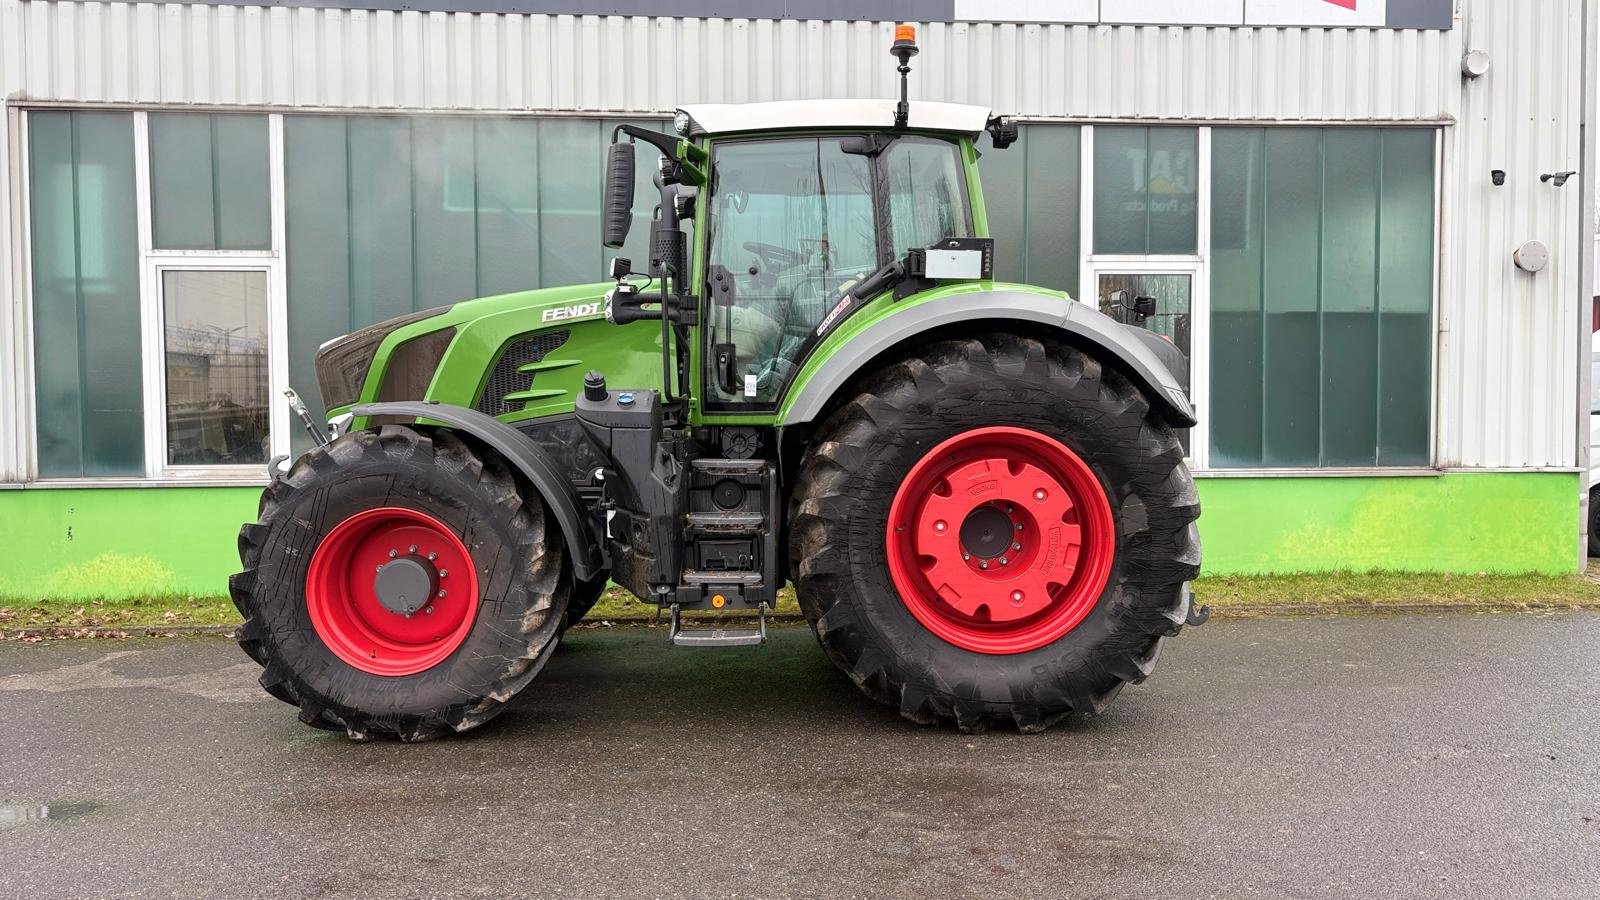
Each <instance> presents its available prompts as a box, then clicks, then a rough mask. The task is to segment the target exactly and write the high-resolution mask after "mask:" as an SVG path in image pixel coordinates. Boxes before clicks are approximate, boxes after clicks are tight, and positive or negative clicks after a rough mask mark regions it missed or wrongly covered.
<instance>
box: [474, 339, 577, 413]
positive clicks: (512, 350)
mask: <svg viewBox="0 0 1600 900" xmlns="http://www.w3.org/2000/svg"><path fill="white" fill-rule="evenodd" d="M571 336H572V332H570V331H565V330H563V331H546V332H541V333H539V334H530V335H528V336H527V337H521V338H517V339H516V340H514V341H512V342H511V343H509V344H507V345H505V347H504V348H502V349H501V351H500V357H499V358H498V359H496V360H495V361H494V366H493V368H491V369H490V370H489V380H488V381H486V382H484V385H483V392H482V393H481V394H479V395H478V402H477V408H478V411H479V412H482V413H487V414H489V415H491V416H503V415H506V414H508V413H514V412H521V411H522V408H523V407H524V406H526V405H527V403H526V401H523V400H507V399H506V395H507V394H513V393H516V392H518V391H525V390H528V389H529V388H530V387H531V386H532V385H533V379H534V375H535V374H536V373H532V372H519V371H517V370H518V369H519V368H521V367H522V366H525V365H527V364H528V363H536V362H539V361H540V360H542V359H544V358H545V356H546V355H548V354H549V353H550V352H551V351H553V350H555V349H556V348H557V347H560V346H561V345H562V344H565V343H566V342H567V338H569V337H571Z"/></svg>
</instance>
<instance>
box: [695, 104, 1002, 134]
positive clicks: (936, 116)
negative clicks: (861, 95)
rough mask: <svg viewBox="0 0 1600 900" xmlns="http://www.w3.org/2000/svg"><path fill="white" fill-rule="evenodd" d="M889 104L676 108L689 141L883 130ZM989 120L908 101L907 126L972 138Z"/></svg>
mask: <svg viewBox="0 0 1600 900" xmlns="http://www.w3.org/2000/svg"><path fill="white" fill-rule="evenodd" d="M895 103H896V101H894V100H774V101H769V102H765V103H693V104H690V105H688V106H681V107H679V108H678V110H679V112H683V113H687V114H688V115H689V137H701V136H703V135H710V136H713V137H715V136H717V135H721V134H738V133H740V132H752V131H817V130H820V129H824V128H863V129H872V130H888V129H891V128H893V127H894V108H895ZM988 121H989V108H988V107H986V106H968V105H966V104H962V103H939V102H935V101H932V100H913V101H911V113H910V115H909V116H908V117H907V120H906V127H907V128H911V129H915V130H918V131H948V132H952V133H956V134H965V135H970V136H974V137H976V136H977V135H978V134H979V133H981V132H982V131H983V128H984V125H985V124H987V123H988Z"/></svg>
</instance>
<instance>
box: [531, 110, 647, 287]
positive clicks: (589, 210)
mask: <svg viewBox="0 0 1600 900" xmlns="http://www.w3.org/2000/svg"><path fill="white" fill-rule="evenodd" d="M609 138H610V135H609V134H608V135H606V136H605V139H606V140H609ZM605 155H606V154H605V145H604V143H603V141H602V136H601V134H600V123H598V122H594V121H584V120H581V119H545V120H543V121H541V122H540V123H539V170H538V172H539V175H538V178H539V234H540V235H541V237H540V241H539V273H540V277H541V279H542V281H543V283H544V284H546V285H559V284H587V283H589V282H592V281H596V280H598V279H600V278H601V277H602V276H603V275H604V274H605V268H604V257H603V254H604V252H605V248H604V247H602V246H600V182H601V178H602V174H601V173H602V172H603V171H604V170H605ZM657 155H658V154H656V153H655V152H654V151H653V150H651V149H649V148H648V146H647V145H641V146H640V147H639V148H638V149H636V150H635V151H634V161H635V165H637V166H639V167H640V168H639V171H640V172H643V171H645V166H646V165H647V164H648V166H649V170H650V171H654V169H655V161H656V156H657ZM642 183H643V184H644V185H646V186H648V185H649V184H650V181H649V179H648V178H646V179H643V182H642ZM634 185H635V189H636V190H637V189H638V187H639V185H640V179H638V178H637V177H636V178H635V181H634ZM654 205H655V204H654V201H652V202H651V206H652V207H653V206H654ZM642 224H643V223H641V222H635V223H634V226H635V227H634V228H633V231H634V232H639V231H647V230H648V229H645V228H641V227H640V226H641V225H642ZM633 237H634V235H633V234H632V233H631V232H630V234H629V238H630V244H631V243H632V239H633ZM640 240H641V244H640V246H641V247H642V246H643V241H644V240H645V239H644V238H641V239H640ZM633 261H634V264H635V266H637V267H638V268H639V269H641V270H643V269H644V268H645V267H646V265H647V264H648V262H649V261H648V260H647V259H645V258H643V257H641V256H635V257H633Z"/></svg>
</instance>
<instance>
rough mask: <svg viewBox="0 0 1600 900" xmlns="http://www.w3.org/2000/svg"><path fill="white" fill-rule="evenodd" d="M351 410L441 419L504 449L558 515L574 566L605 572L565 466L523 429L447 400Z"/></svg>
mask: <svg viewBox="0 0 1600 900" xmlns="http://www.w3.org/2000/svg"><path fill="white" fill-rule="evenodd" d="M352 412H354V413H355V415H356V418H358V419H365V418H368V417H370V416H396V417H399V418H410V419H415V420H417V421H419V422H424V421H426V422H438V423H440V424H443V425H445V426H447V427H450V428H454V429H456V430H457V431H462V432H465V433H467V434H470V435H472V436H473V437H475V438H477V439H478V440H480V441H482V442H483V443H485V444H487V445H488V446H489V447H490V448H492V449H493V450H494V451H495V452H496V453H499V454H500V455H501V457H503V458H504V459H505V461H506V462H508V463H510V464H511V465H513V466H515V467H516V469H517V471H519V472H521V473H522V474H523V475H524V476H525V477H526V478H527V479H528V481H529V482H531V483H532V484H533V487H534V489H535V490H537V491H538V492H539V496H540V497H541V498H542V499H543V500H544V503H545V507H546V508H547V509H549V510H550V512H551V513H552V514H554V515H555V517H556V523H557V524H558V525H559V526H560V527H561V534H562V536H563V537H565V538H566V542H567V558H568V559H570V560H572V571H573V573H574V574H576V575H577V576H578V578H579V579H580V580H582V581H588V580H590V579H593V578H595V577H596V576H598V575H599V574H600V561H599V556H598V554H597V553H596V552H595V546H596V542H595V540H594V538H593V536H592V535H591V534H590V533H589V528H588V526H587V525H586V524H585V521H586V520H585V518H584V515H583V504H582V501H580V500H579V499H578V496H577V493H576V492H574V491H573V489H572V484H571V483H570V482H568V481H567V479H566V478H565V477H563V476H562V474H561V470H560V469H558V468H556V465H555V463H553V462H551V461H550V459H549V457H548V456H547V455H546V454H545V452H544V451H543V450H541V449H540V448H539V445H537V444H535V443H534V442H533V441H530V440H528V439H527V438H526V437H524V436H523V434H522V432H520V431H518V430H517V429H515V428H513V427H511V426H510V425H507V424H506V423H504V422H502V421H500V420H499V419H496V418H495V417H494V416H490V415H485V414H484V413H481V412H478V411H477V410H475V409H468V408H466V407H464V406H451V405H450V404H448V403H437V402H433V403H430V402H426V401H404V402H400V403H364V404H361V405H359V406H357V407H355V408H354V409H353V410H352Z"/></svg>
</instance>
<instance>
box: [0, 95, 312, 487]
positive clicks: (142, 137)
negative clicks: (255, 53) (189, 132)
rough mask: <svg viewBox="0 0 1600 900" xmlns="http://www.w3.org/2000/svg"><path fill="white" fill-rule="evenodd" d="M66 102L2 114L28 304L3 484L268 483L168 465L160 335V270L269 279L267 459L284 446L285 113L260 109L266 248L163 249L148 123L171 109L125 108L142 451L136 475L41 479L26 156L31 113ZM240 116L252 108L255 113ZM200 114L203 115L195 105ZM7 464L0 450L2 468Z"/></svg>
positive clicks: (250, 471) (244, 469)
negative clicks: (157, 231) (157, 239)
mask: <svg viewBox="0 0 1600 900" xmlns="http://www.w3.org/2000/svg"><path fill="white" fill-rule="evenodd" d="M74 108H76V107H73V106H71V105H60V106H37V107H35V106H28V107H21V108H17V107H8V118H10V119H11V122H12V124H13V127H12V128H11V129H10V133H11V135H12V136H13V137H12V138H11V146H10V149H11V152H12V153H13V157H12V158H14V159H16V160H18V163H19V164H18V165H15V166H13V167H12V173H13V175H12V176H11V177H13V178H15V181H14V182H13V183H14V184H15V185H16V186H17V189H18V192H19V195H20V196H21V198H22V202H21V203H19V204H15V206H16V207H17V208H18V212H17V214H18V216H19V217H20V219H19V221H18V225H19V227H18V233H19V234H20V235H21V237H22V240H21V241H20V242H19V249H20V250H21V253H20V258H19V262H20V265H19V266H18V269H19V270H20V271H21V276H22V277H21V281H22V284H21V286H20V287H21V290H20V291H19V294H18V295H19V296H22V297H26V298H28V299H29V302H27V303H24V304H22V309H21V315H20V317H19V318H20V319H21V324H22V326H23V327H21V328H17V329H16V330H15V331H14V332H13V333H14V334H16V338H17V350H18V352H17V353H16V354H15V356H16V359H17V366H18V368H19V372H18V374H19V376H20V377H19V378H18V379H17V384H18V389H19V393H18V396H17V409H16V412H15V416H16V421H18V422H19V423H22V424H23V425H24V426H25V427H21V428H17V429H15V431H16V432H17V433H18V437H17V440H16V442H15V443H14V444H13V445H12V448H11V449H12V452H13V453H14V454H15V456H14V457H13V459H14V460H15V461H14V462H13V463H12V464H11V465H10V466H9V467H5V466H0V476H4V479H5V480H6V481H7V482H8V483H10V484H21V485H27V484H38V485H40V486H42V487H159V486H163V485H211V486H260V485H263V484H266V483H267V481H268V476H267V467H266V466H264V465H219V466H197V465H178V466H173V465H168V464H167V462H166V457H167V447H166V431H167V424H166V414H167V410H166V338H165V334H164V322H163V319H164V309H163V303H162V293H161V277H162V273H163V272H166V271H172V270H177V271H184V270H188V271H260V272H263V273H265V274H266V276H267V307H268V308H267V326H268V335H267V341H268V350H267V353H268V384H267V400H268V410H269V412H268V429H269V446H270V449H271V455H272V456H277V455H280V454H287V453H288V452H289V438H290V427H291V423H290V416H289V408H288V406H287V404H286V403H284V402H282V399H281V398H282V392H283V390H284V389H285V388H286V387H288V384H289V377H288V376H289V358H288V334H289V327H288V294H287V279H286V277H285V271H284V268H285V260H284V208H283V204H284V156H283V115H282V114H281V113H275V112H265V111H260V112H259V113H258V114H260V115H263V116H266V118H267V162H268V173H267V176H268V214H269V217H270V221H269V227H270V235H271V244H270V247H269V248H268V249H266V250H169V249H163V248H158V247H156V246H155V245H154V239H153V233H154V222H153V218H152V214H153V207H152V196H151V184H150V128H149V114H150V113H151V112H152V111H154V112H169V111H173V110H171V109H169V108H165V107H157V108H140V109H133V110H129V112H130V113H131V114H132V116H133V128H132V133H131V140H132V141H133V158H134V208H135V214H136V217H137V235H138V243H139V246H138V257H139V286H138V287H139V290H138V294H139V300H138V302H139V325H140V328H139V344H140V363H141V370H140V371H141V376H142V380H143V385H142V390H141V401H142V413H143V416H144V429H143V435H142V437H143V448H144V471H143V473H142V474H140V475H119V476H69V477H65V478H42V477H40V474H39V459H38V446H37V439H36V436H37V433H38V427H39V425H38V409H37V399H36V397H35V395H34V391H35V379H34V375H33V367H34V363H35V354H34V352H33V307H32V297H33V246H32V240H33V235H32V233H31V230H30V229H29V227H28V223H29V222H30V221H31V219H30V212H31V210H30V203H31V197H30V196H29V193H28V192H29V178H30V174H29V173H30V171H31V164H32V160H31V158H30V157H29V154H28V152H27V148H28V143H27V141H28V135H27V130H28V124H29V113H31V112H34V111H39V110H56V109H62V110H71V109H74ZM244 112H246V113H250V112H256V111H252V110H246V111H244ZM195 114H197V115H204V114H207V113H206V112H205V111H195ZM4 462H5V456H4V454H0V464H3V463H4Z"/></svg>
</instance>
